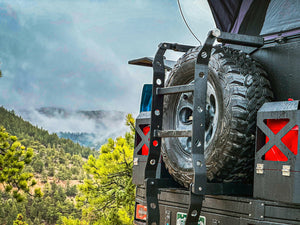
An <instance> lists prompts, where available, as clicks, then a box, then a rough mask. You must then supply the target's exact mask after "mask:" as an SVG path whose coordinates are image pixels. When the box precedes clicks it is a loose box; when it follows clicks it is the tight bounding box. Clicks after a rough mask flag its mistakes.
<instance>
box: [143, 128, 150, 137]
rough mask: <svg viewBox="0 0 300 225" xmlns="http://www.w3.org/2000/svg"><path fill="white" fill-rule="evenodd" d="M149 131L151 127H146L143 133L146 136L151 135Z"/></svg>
mask: <svg viewBox="0 0 300 225" xmlns="http://www.w3.org/2000/svg"><path fill="white" fill-rule="evenodd" d="M149 131H150V126H146V127H144V128H143V133H144V135H145V136H146V135H147V134H148V133H149Z"/></svg>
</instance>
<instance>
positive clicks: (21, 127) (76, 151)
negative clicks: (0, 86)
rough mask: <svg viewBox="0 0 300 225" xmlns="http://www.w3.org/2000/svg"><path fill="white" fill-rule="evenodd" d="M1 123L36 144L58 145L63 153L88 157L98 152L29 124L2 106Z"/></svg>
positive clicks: (11, 131) (0, 108)
mask: <svg viewBox="0 0 300 225" xmlns="http://www.w3.org/2000/svg"><path fill="white" fill-rule="evenodd" d="M1 125H2V126H3V127H5V128H6V129H7V131H8V132H9V133H11V134H14V135H16V136H18V137H21V136H22V137H24V138H25V139H26V140H25V141H27V142H29V141H30V138H31V139H32V140H35V141H37V143H38V144H42V145H44V146H48V145H51V146H52V147H54V148H56V147H58V146H59V147H61V149H63V151H64V152H65V153H70V154H71V155H80V156H82V157H84V158H88V157H89V155H95V156H97V154H98V153H97V151H95V150H93V149H90V148H87V147H83V146H81V145H79V144H75V143H74V142H73V141H71V140H68V139H64V138H59V137H58V136H57V135H56V134H49V133H48V131H46V130H43V129H41V128H38V127H37V126H33V125H31V124H30V123H29V122H27V121H24V120H23V119H22V118H21V117H19V116H16V115H15V114H14V112H13V111H11V112H9V111H7V110H6V109H5V108H3V107H0V126H1ZM23 144H25V143H23ZM26 146H28V144H26ZM33 147H34V146H33ZM34 149H35V148H34Z"/></svg>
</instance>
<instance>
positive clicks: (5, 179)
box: [0, 127, 41, 201]
mask: <svg viewBox="0 0 300 225" xmlns="http://www.w3.org/2000/svg"><path fill="white" fill-rule="evenodd" d="M32 156H33V149H31V148H25V147H24V146H23V145H21V143H20V142H19V141H18V139H17V137H15V136H11V135H10V134H9V133H7V132H6V131H5V129H4V128H3V127H1V128H0V183H1V184H2V185H3V186H4V187H5V191H6V192H7V193H12V194H13V196H14V197H15V198H16V199H17V201H22V200H23V199H24V196H23V195H22V193H24V192H27V193H29V190H30V187H32V186H34V185H35V184H36V181H35V180H34V179H32V177H33V174H32V173H28V172H24V171H23V170H24V167H25V165H28V164H29V163H30V162H31V159H32ZM36 194H38V195H39V194H41V192H40V191H36Z"/></svg>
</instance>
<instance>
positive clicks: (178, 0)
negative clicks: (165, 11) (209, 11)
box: [177, 0, 202, 45]
mask: <svg viewBox="0 0 300 225" xmlns="http://www.w3.org/2000/svg"><path fill="white" fill-rule="evenodd" d="M177 3H178V6H179V11H180V14H181V17H182V19H183V21H184V23H185V25H186V26H187V28H188V29H189V31H190V32H191V33H192V35H193V36H194V38H196V39H197V41H199V43H200V45H202V44H201V41H200V40H199V39H198V38H197V37H196V35H195V34H194V32H193V31H192V29H191V28H190V26H189V25H188V23H187V21H186V20H185V18H184V15H183V12H182V9H181V5H180V0H177Z"/></svg>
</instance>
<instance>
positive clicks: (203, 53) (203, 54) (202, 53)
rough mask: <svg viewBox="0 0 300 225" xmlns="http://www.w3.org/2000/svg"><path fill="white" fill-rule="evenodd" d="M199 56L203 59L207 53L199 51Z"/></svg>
mask: <svg viewBox="0 0 300 225" xmlns="http://www.w3.org/2000/svg"><path fill="white" fill-rule="evenodd" d="M201 57H202V58H203V59H205V58H206V57H207V53H206V52H205V51H204V52H201Z"/></svg>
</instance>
